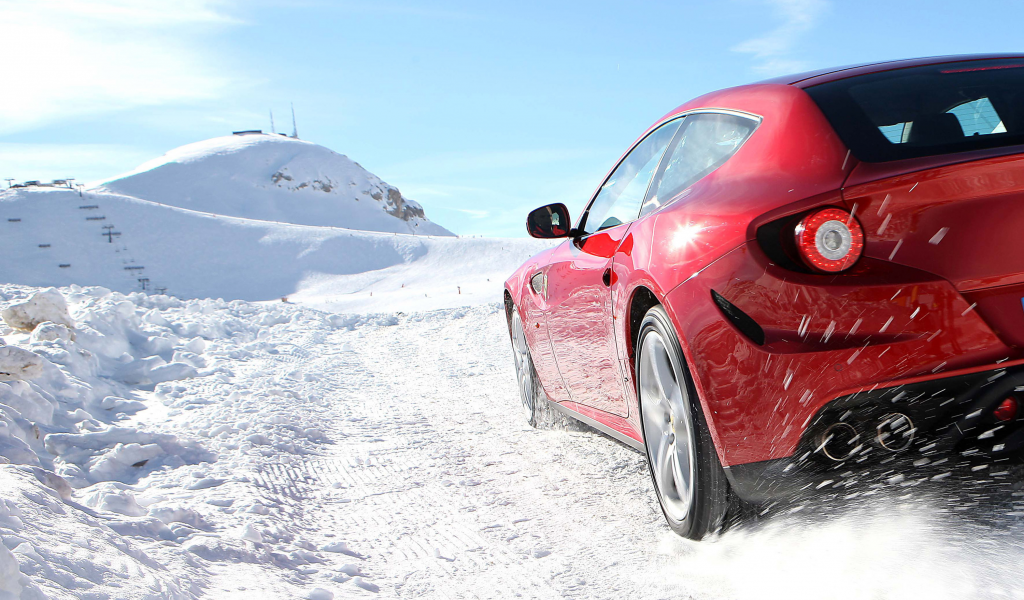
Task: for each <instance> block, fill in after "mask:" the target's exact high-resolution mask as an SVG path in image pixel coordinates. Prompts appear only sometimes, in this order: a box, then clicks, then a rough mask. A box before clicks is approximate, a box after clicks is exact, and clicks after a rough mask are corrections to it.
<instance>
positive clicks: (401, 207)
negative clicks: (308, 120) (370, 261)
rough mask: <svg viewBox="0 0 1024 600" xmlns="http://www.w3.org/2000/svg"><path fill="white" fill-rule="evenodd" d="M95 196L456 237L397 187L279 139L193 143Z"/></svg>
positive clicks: (325, 152)
mask: <svg viewBox="0 0 1024 600" xmlns="http://www.w3.org/2000/svg"><path fill="white" fill-rule="evenodd" d="M96 191H109V192H113V193H117V194H123V195H127V196H134V197H136V198H142V199H144V200H150V201H153V202H159V203H160V204H166V205H169V206H177V207H181V208H188V209H192V210H198V211H203V212H208V213H215V214H219V215H227V216H233V217H242V218H246V219H259V220H263V221H278V222H281V223H293V224H297V225H317V226H329V227H344V228H347V229H359V230H364V231H383V232H387V233H412V234H421V235H448V236H450V235H453V234H452V233H451V232H450V231H448V230H447V229H445V228H444V227H441V226H440V225H437V224H436V223H433V222H431V221H430V220H429V219H427V217H426V215H425V214H424V212H423V207H422V206H420V205H419V204H417V203H416V202H413V201H412V200H409V199H408V198H405V197H403V196H402V194H401V192H399V191H398V188H396V187H394V186H391V185H388V184H387V183H385V182H383V181H381V180H380V178H379V177H377V176H376V175H374V174H373V173H370V172H368V171H367V170H366V169H364V168H363V167H361V166H360V165H359V164H358V163H355V162H353V161H352V160H350V159H349V158H348V157H347V156H344V155H341V154H338V153H336V152H334V151H332V150H329V149H327V148H324V147H323V146H319V145H317V144H314V143H312V142H307V141H303V140H297V139H292V138H288V137H284V136H280V135H271V134H250V135H231V136H224V137H218V138H213V139H210V140H205V141H202V142H197V143H194V144H188V145H186V146H182V147H180V148H176V149H174V150H171V151H170V152H168V153H167V154H165V155H163V156H161V157H159V158H157V159H155V160H152V161H150V162H147V163H145V164H143V165H141V166H140V167H138V168H137V169H135V170H134V171H132V172H130V173H126V174H124V175H121V176H119V177H116V178H114V179H111V180H108V181H106V182H103V183H101V184H99V189H98V190H96Z"/></svg>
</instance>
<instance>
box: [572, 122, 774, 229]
mask: <svg viewBox="0 0 1024 600" xmlns="http://www.w3.org/2000/svg"><path fill="white" fill-rule="evenodd" d="M697 114H720V115H731V116H734V117H741V118H745V119H750V120H751V121H754V122H755V124H754V130H753V131H751V132H750V135H748V136H747V139H746V140H744V141H743V144H741V145H740V147H741V148H742V147H743V145H744V144H746V143H747V140H749V139H750V138H751V137H752V136H753V135H754V133H755V132H756V131H757V128H758V127H760V126H761V123H762V122H764V117H763V116H761V115H759V114H756V113H752V112H747V111H743V110H737V109H734V108H716V107H705V108H692V109H690V110H685V111H682V112H679V113H675V114H673V115H672V116H670V117H666V118H664V119H662V120H661V121H658V122H657V123H655V124H654V125H653V126H651V127H650V128H649V129H648V131H647V134H646V135H644V136H643V137H642V138H640V139H638V140H637V141H636V142H634V143H633V145H632V146H630V147H629V150H627V151H626V152H623V153H622V158H620V159H619V161H618V162H616V163H615V166H614V167H612V168H611V170H610V171H608V175H607V176H606V177H605V178H604V179H603V180H601V185H599V186H598V187H597V189H596V190H595V191H594V194H593V195H592V196H591V197H590V200H588V201H587V208H586V209H585V210H584V211H583V214H582V215H581V216H580V219H579V222H578V223H577V224H576V227H574V228H573V233H574V237H575V239H576V240H577V241H581V240H584V239H586V238H588V237H590V236H591V235H594V234H595V233H600V232H601V231H603V230H601V229H598V230H597V231H594V232H593V233H583V226H584V224H585V223H586V222H587V217H589V216H590V208H591V207H592V206H593V205H594V201H595V200H597V196H598V194H600V193H601V190H602V189H604V186H605V184H607V183H608V179H609V178H611V176H612V175H614V174H615V171H616V169H618V168H619V165H621V164H622V161H624V160H626V158H628V157H629V155H630V154H631V153H632V152H633V150H635V149H636V147H637V146H639V145H640V144H642V143H644V141H645V140H646V139H647V138H648V137H650V136H651V134H653V133H654V132H655V131H657V130H659V129H661V128H662V127H663V126H665V125H667V124H669V123H671V122H672V121H677V120H682V119H684V118H686V117H688V116H690V115H697ZM680 129H681V128H680ZM676 133H678V131H677V132H676ZM672 141H675V135H673V137H672V140H671V141H670V142H669V147H670V146H671V145H672ZM667 150H668V147H666V152H665V153H663V154H662V155H661V159H660V160H659V161H658V166H657V168H656V169H655V174H657V173H658V171H660V170H661V165H662V163H663V162H665V156H666V155H667V154H668V152H667ZM736 151H737V152H739V148H737V149H736ZM730 158H731V157H730ZM727 162H728V161H727ZM719 166H721V165H719ZM709 174H710V173H706V174H705V177H706V176H707V175H709ZM701 179H703V177H701ZM653 181H654V176H652V177H651V181H650V182H648V183H647V190H646V191H645V192H644V196H643V198H644V199H643V202H641V203H640V210H638V211H637V216H636V217H634V218H633V219H632V220H630V221H627V222H625V223H621V224H620V225H627V224H629V223H632V222H633V221H636V220H637V218H639V216H640V212H641V211H642V210H643V205H644V203H646V202H647V195H648V194H649V193H650V191H651V183H653ZM698 181H699V180H698ZM694 183H696V182H694ZM690 187H693V186H690ZM687 189H689V187H688V188H687ZM683 191H686V190H682V191H680V193H682V192H683ZM677 196H678V194H677ZM671 204H672V202H671V201H670V202H666V203H665V204H664V205H663V206H662V207H661V208H659V209H658V210H656V211H654V212H652V213H650V214H651V215H653V214H657V213H658V212H661V210H662V209H664V208H665V207H666V206H669V205H671ZM647 216H650V215H647ZM618 226H619V225H616V227H618ZM607 229H611V228H610V227H609V228H607Z"/></svg>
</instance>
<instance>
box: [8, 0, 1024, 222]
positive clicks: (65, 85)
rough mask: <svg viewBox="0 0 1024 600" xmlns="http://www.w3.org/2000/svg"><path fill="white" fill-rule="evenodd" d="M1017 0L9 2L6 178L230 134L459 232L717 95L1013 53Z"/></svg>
mask: <svg viewBox="0 0 1024 600" xmlns="http://www.w3.org/2000/svg"><path fill="white" fill-rule="evenodd" d="M1021 22H1024V4H1021V3H1019V2H1012V1H1005V2H985V1H981V0H979V1H975V2H971V3H967V4H965V3H963V2H962V1H960V0H958V1H957V2H946V1H944V0H932V1H929V2H902V3H898V2H893V1H891V0H890V1H887V2H882V1H877V0H861V1H858V2H839V1H837V0H718V1H716V2H671V3H669V2H648V3H641V2H632V3H626V2H593V1H591V2H564V3H554V2H532V1H517V2H478V3H468V2H392V1H389V0H382V1H380V0H378V1H372V2H371V1H363V2H330V1H316V0H296V1H291V2H274V1H263V0H249V1H246V2H241V1H238V2H234V1H231V0H171V1H159V0H148V1H142V0H136V1H134V2H133V1H129V0H24V1H13V2H12V1H5V0H0V50H2V51H3V54H2V55H3V56H5V57H6V58H7V60H6V61H5V66H4V72H5V79H6V82H7V84H6V85H4V86H3V88H2V89H3V91H2V93H0V178H6V177H14V178H17V179H19V180H26V179H52V178H61V177H68V176H71V177H76V178H77V179H78V180H80V181H94V180H98V179H102V178H105V177H110V176H113V175H116V174H118V173H120V172H123V171H127V170H130V169H131V168H133V167H135V166H136V165H138V164H139V163H141V162H144V161H145V160H148V159H150V158H153V157H155V156H157V155H159V154H162V153H163V152H165V151H167V150H169V149H171V148H174V147H177V146H179V145H182V144H186V143H189V142H194V141H198V140H201V139H205V138H209V137H214V136H217V135H224V134H226V133H229V132H230V131H232V130H236V129H250V128H253V129H264V130H267V129H269V117H268V114H267V113H268V111H269V110H271V109H273V111H274V116H275V120H276V122H277V126H278V130H279V131H281V130H290V127H291V123H290V114H289V103H291V102H294V104H295V109H296V112H297V114H298V128H299V135H300V136H301V137H303V138H304V139H308V140H312V141H315V142H317V143H320V144H322V145H324V146H327V147H329V148H331V149H332V150H335V151H337V152H340V153H343V154H346V155H348V156H349V157H350V158H352V159H353V160H356V161H357V162H359V163H360V164H362V165H363V166H364V167H366V168H367V169H369V170H370V171H372V172H374V173H375V174H377V175H379V176H380V177H381V178H383V179H384V180H385V181H387V182H389V183H391V184H393V185H396V186H398V187H399V188H400V189H401V190H402V192H403V194H405V195H406V196H408V197H410V198H413V199H415V200H417V201H419V202H420V203H421V204H423V205H424V207H425V208H426V211H427V215H428V216H429V217H431V218H432V219H433V220H435V221H437V222H438V223H440V224H442V225H444V226H446V227H448V228H449V229H451V230H453V231H455V232H457V233H459V234H461V235H487V236H522V235H525V229H524V226H523V221H524V220H525V215H526V212H527V211H528V210H529V209H531V208H534V207H536V206H539V205H541V204H545V203H548V202H555V201H561V202H565V203H566V204H567V205H569V207H570V209H571V210H572V211H573V212H574V213H577V212H578V211H579V210H581V209H582V208H583V205H584V203H585V202H586V200H587V198H588V197H589V195H590V194H591V193H592V191H593V190H594V188H595V187H596V186H597V184H598V183H599V182H600V179H601V177H602V176H603V175H604V174H605V172H606V171H607V170H608V168H610V166H611V165H612V163H613V162H614V161H615V160H616V159H617V158H618V156H619V154H620V153H621V152H622V151H623V150H624V149H625V148H626V147H627V146H628V145H629V144H630V143H631V142H632V141H633V140H634V139H635V138H636V136H637V135H638V134H639V133H641V132H642V131H643V130H644V129H645V128H646V127H647V126H648V125H649V124H650V123H651V122H653V121H655V120H656V119H657V118H658V117H660V116H661V115H662V114H664V113H665V112H667V111H669V110H670V109H672V108H673V107H675V106H677V105H679V104H681V103H683V102H684V101H686V100H688V99H690V98H692V97H695V96H698V95H700V94H702V93H705V92H708V91H711V90H715V89H719V88H723V87H728V86H732V85H739V84H743V83H748V82H752V81H756V80H759V79H763V78H767V77H770V76H774V75H780V74H785V73H789V72H795V71H802V70H807V69H813V68H819V67H828V66H836V65H844V64H850V63H856V62H866V61H874V60H886V59H893V58H907V57H914V56H930V55H936V54H959V53H972V52H1014V51H1022V50H1024V46H1022V45H1021V41H1020V40H1021V34H1020V23H1021Z"/></svg>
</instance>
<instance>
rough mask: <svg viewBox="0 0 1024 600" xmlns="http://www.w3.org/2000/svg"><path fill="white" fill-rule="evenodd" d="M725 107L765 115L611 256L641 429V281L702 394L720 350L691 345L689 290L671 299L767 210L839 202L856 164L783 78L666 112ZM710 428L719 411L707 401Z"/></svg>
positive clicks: (699, 307)
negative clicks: (637, 369) (637, 317)
mask: <svg viewBox="0 0 1024 600" xmlns="http://www.w3.org/2000/svg"><path fill="white" fill-rule="evenodd" d="M714 108H718V109H730V110H736V111H741V112H744V113H750V114H753V115H757V116H759V117H761V119H762V121H761V124H760V126H759V127H758V128H757V130H756V131H755V132H754V133H753V134H752V135H751V137H750V139H748V140H747V142H746V143H745V144H744V145H743V146H742V147H741V148H740V149H739V151H738V152H737V153H736V154H735V155H734V156H733V157H732V158H731V159H730V160H729V161H727V162H726V163H725V164H724V165H723V166H721V167H720V168H719V169H717V170H716V171H714V172H713V173H711V174H709V175H708V176H706V177H705V178H703V179H702V180H700V181H698V182H697V183H696V184H694V185H693V186H691V187H690V188H688V189H687V190H684V191H683V192H682V193H681V194H680V195H679V196H677V197H676V198H675V199H674V200H673V201H672V202H670V203H668V205H667V206H666V207H665V208H663V209H662V210H660V211H658V212H656V213H653V214H651V215H649V216H647V217H645V218H643V219H640V220H639V221H637V222H635V223H634V224H633V226H632V227H631V228H630V231H629V233H628V234H627V235H626V237H625V238H624V240H623V243H622V244H621V246H620V247H619V249H618V251H617V252H616V254H615V257H614V283H613V286H612V287H613V300H612V301H613V315H614V328H615V337H616V349H617V352H618V360H619V363H620V366H621V369H622V373H623V387H624V390H623V393H624V394H625V395H626V399H627V403H628V404H629V406H630V411H629V418H630V419H631V420H632V421H633V422H634V423H635V424H636V428H637V431H639V430H640V429H639V421H638V417H637V415H638V410H637V407H638V403H637V395H636V389H637V388H636V382H635V379H634V360H635V348H634V339H633V338H634V335H635V333H636V332H635V331H632V329H631V326H630V321H631V320H630V311H631V306H632V303H633V302H634V300H635V298H636V297H637V292H638V290H639V289H640V288H646V289H648V290H650V291H651V292H652V293H653V294H654V295H655V297H656V298H658V299H659V300H660V301H661V302H662V304H665V305H666V309H667V311H668V313H669V315H670V317H671V318H672V319H673V320H674V321H675V324H676V329H677V331H678V332H679V333H680V344H681V345H682V347H683V352H684V355H685V356H686V358H687V361H688V362H689V363H690V368H691V371H693V373H694V375H695V378H696V379H697V381H696V384H697V387H698V393H699V394H700V395H701V397H702V399H703V398H704V397H705V396H706V395H707V394H706V391H704V390H707V389H710V388H713V387H714V386H715V385H716V382H715V381H713V380H712V379H703V380H702V379H701V378H700V377H699V375H707V374H708V373H710V371H708V370H706V369H703V368H700V367H699V365H701V364H702V363H704V362H705V361H717V360H719V357H717V356H711V355H707V354H704V353H703V352H695V351H693V350H692V349H691V347H690V346H691V343H690V340H689V337H688V333H689V332H690V331H691V328H690V327H689V323H690V322H691V320H693V319H700V318H701V311H703V310H706V307H705V306H704V305H703V304H702V303H693V302H691V301H689V300H687V299H686V296H685V295H680V296H676V298H677V299H676V301H674V302H670V301H669V298H670V294H671V292H672V290H674V289H676V288H677V287H678V286H679V285H680V284H682V283H683V282H684V281H687V280H688V279H690V278H691V277H693V276H694V275H695V274H696V273H698V272H700V271H701V270H702V269H705V268H707V267H708V266H709V265H711V264H712V263H714V262H715V261H716V260H719V259H720V258H721V257H722V256H724V255H726V254H728V253H729V252H730V251H731V250H733V249H734V248H737V247H739V246H742V245H743V244H745V243H746V242H747V240H750V239H753V238H754V236H755V233H756V225H757V224H759V223H761V222H763V221H764V220H765V219H766V215H770V216H772V218H775V217H781V216H784V215H785V214H787V213H789V212H796V211H798V210H801V209H802V208H804V207H806V206H809V205H810V206H813V205H817V204H823V203H831V204H836V205H840V206H842V205H843V204H842V198H841V196H840V194H839V191H838V190H839V188H840V187H841V185H842V182H843V179H844V178H845V177H846V175H847V174H848V173H849V171H850V170H851V169H852V168H853V166H854V164H855V162H856V161H855V160H854V159H852V158H851V157H850V156H849V153H848V151H847V149H846V147H845V146H844V145H843V144H842V143H841V142H840V140H839V138H838V136H837V135H836V134H835V133H834V131H833V130H832V128H831V126H829V124H828V122H827V121H826V120H825V118H824V116H823V115H822V114H821V112H820V111H819V110H818V108H817V106H816V105H815V104H814V103H813V101H811V99H810V97H809V96H808V95H807V94H806V93H805V92H803V91H802V90H799V89H796V88H793V87H790V86H785V85H752V86H744V87H742V88H734V89H732V90H725V91H723V92H716V93H714V94H709V95H708V96H704V97H702V98H698V99H697V100H694V101H693V102H689V103H687V104H685V105H683V106H681V107H679V108H678V109H676V110H675V111H673V112H671V113H669V115H667V116H666V118H668V117H671V116H673V115H675V114H680V113H683V112H686V111H690V110H700V109H714ZM705 409H706V410H705V412H706V414H707V416H708V417H709V418H708V422H709V426H710V427H711V429H712V431H711V434H712V436H713V437H714V438H715V439H716V441H717V440H718V438H719V435H718V433H717V429H718V425H717V423H716V418H717V417H716V415H715V414H714V413H713V412H712V411H708V410H707V407H705Z"/></svg>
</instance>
